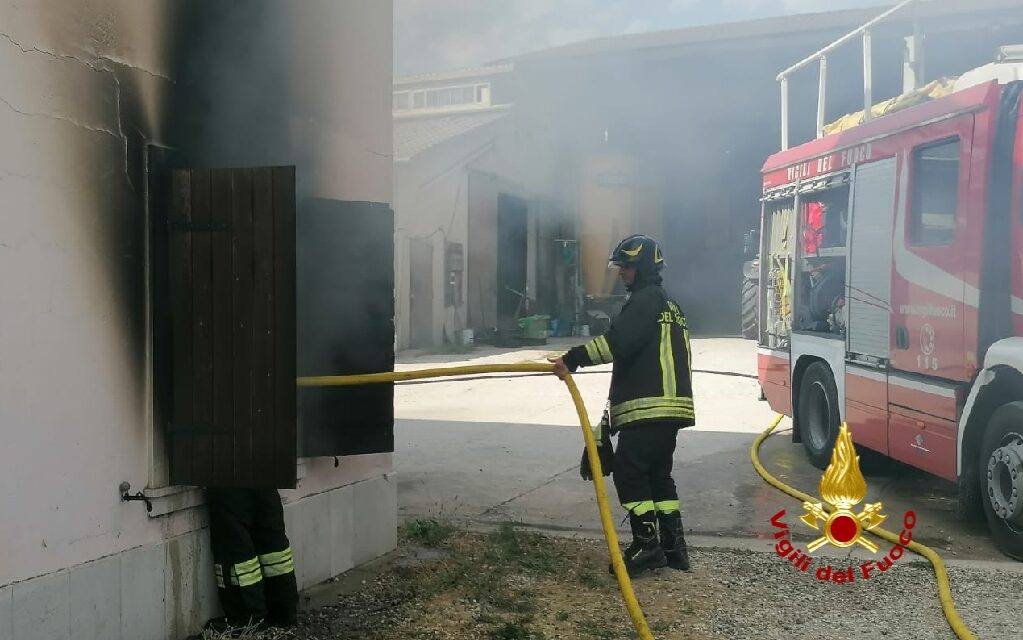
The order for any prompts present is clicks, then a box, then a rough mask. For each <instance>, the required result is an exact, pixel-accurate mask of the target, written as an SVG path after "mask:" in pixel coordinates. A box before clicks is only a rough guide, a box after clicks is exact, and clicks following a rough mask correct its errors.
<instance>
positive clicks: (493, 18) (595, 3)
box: [394, 0, 893, 75]
mask: <svg viewBox="0 0 1023 640" xmlns="http://www.w3.org/2000/svg"><path fill="white" fill-rule="evenodd" d="M879 4H880V5H886V4H893V2H892V0H887V1H886V0H824V1H821V0H644V1H643V2H635V1H634V0H561V1H560V2H550V0H505V1H503V2H494V1H487V2H480V1H479V0H395V3H394V38H395V42H394V46H395V57H394V64H395V73H396V74H398V75H404V74H410V73H423V72H427V71H437V70H445V69H455V68H463V67H475V66H480V65H483V64H486V63H488V62H491V61H494V60H499V59H502V58H507V57H511V56H515V55H519V54H522V53H526V52H529V51H535V50H539V49H546V48H549V47H556V46H559V45H564V44H570V43H573V42H578V41H580V40H588V39H591V38H597V37H602V36H615V35H622V34H628V33H641V32H645V31H656V30H664V29H677V28H683V27H690V26H697V25H705V24H713V23H718V22H731V21H741V20H751V19H756V18H765V17H771V16H783V15H791V14H795V13H807V12H816V11H836V10H840V9H853V8H862V7H868V6H874V5H879Z"/></svg>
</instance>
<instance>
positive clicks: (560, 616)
mask: <svg viewBox="0 0 1023 640" xmlns="http://www.w3.org/2000/svg"><path fill="white" fill-rule="evenodd" d="M554 619H555V620H557V621H558V622H568V619H569V615H568V612H567V611H559V612H558V613H557V614H555V616H554Z"/></svg>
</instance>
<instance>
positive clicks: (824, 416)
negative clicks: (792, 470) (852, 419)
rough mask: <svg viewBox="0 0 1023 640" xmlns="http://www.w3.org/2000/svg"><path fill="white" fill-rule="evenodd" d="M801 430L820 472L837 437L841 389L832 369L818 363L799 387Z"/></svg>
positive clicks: (813, 462) (805, 445) (826, 464)
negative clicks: (839, 390)
mask: <svg viewBox="0 0 1023 640" xmlns="http://www.w3.org/2000/svg"><path fill="white" fill-rule="evenodd" d="M797 411H798V412H799V430H800V435H801V436H802V440H803V446H804V447H806V454H807V457H809V458H810V462H811V463H812V464H813V466H815V467H817V468H818V469H824V468H827V466H828V462H830V461H831V450H832V449H833V448H834V447H835V438H837V437H838V420H839V413H838V388H837V387H836V386H835V378H834V376H832V375H831V368H830V367H828V365H827V364H826V363H824V362H815V363H813V364H811V365H810V366H809V367H807V368H806V372H805V373H803V381H802V383H801V384H800V385H799V404H798V405H797Z"/></svg>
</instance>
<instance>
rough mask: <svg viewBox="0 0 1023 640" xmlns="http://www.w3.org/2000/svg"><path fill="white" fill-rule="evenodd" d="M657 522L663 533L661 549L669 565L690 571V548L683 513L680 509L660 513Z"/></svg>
mask: <svg viewBox="0 0 1023 640" xmlns="http://www.w3.org/2000/svg"><path fill="white" fill-rule="evenodd" d="M657 524H658V528H659V529H660V534H661V549H663V550H664V557H665V558H666V559H667V561H668V566H669V567H671V568H672V569H680V570H682V571H689V549H687V548H686V537H685V532H684V530H683V527H682V514H681V513H680V512H678V511H672V512H671V513H658V514H657Z"/></svg>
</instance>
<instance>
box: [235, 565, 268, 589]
mask: <svg viewBox="0 0 1023 640" xmlns="http://www.w3.org/2000/svg"><path fill="white" fill-rule="evenodd" d="M262 579H263V574H262V573H260V571H259V560H258V559H256V558H252V559H251V560H246V561H245V562H239V563H237V564H234V565H232V566H231V584H233V585H237V586H239V587H251V586H252V585H254V584H256V583H257V582H259V581H260V580H262Z"/></svg>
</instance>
